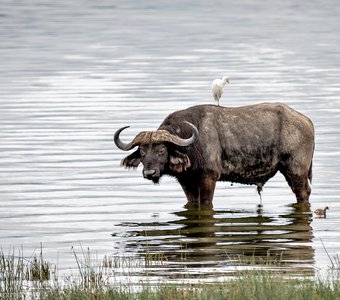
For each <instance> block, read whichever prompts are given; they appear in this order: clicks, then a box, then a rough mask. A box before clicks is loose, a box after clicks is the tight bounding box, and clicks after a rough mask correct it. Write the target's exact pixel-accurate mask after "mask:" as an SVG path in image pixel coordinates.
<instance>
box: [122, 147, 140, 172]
mask: <svg viewBox="0 0 340 300" xmlns="http://www.w3.org/2000/svg"><path fill="white" fill-rule="evenodd" d="M140 162H141V157H140V153H139V149H138V150H136V151H135V152H133V153H132V154H130V155H128V156H127V157H125V158H124V159H123V160H122V162H121V165H122V166H124V167H125V168H137V167H138V165H139V164H140Z"/></svg>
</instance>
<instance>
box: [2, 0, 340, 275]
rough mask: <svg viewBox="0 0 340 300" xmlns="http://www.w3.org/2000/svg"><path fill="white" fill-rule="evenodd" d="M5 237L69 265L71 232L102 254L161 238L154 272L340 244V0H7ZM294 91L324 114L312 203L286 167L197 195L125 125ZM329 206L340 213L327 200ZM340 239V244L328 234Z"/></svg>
mask: <svg viewBox="0 0 340 300" xmlns="http://www.w3.org/2000/svg"><path fill="white" fill-rule="evenodd" d="M0 11H1V13H0V36H1V38H2V39H1V40H2V42H1V45H0V59H1V69H0V91H1V92H0V93H1V98H0V103H1V112H0V114H1V118H0V125H1V130H0V243H1V247H2V248H3V249H4V250H5V252H6V251H10V249H13V247H14V248H15V249H19V248H21V247H23V248H24V251H25V254H26V255H27V256H30V255H31V254H32V253H33V252H34V251H36V249H39V248H40V243H42V245H43V252H44V253H45V256H46V257H47V258H48V259H49V260H51V261H53V262H56V263H57V264H58V265H59V268H60V269H61V270H68V269H69V268H73V267H75V266H76V264H75V261H74V257H73V255H72V251H71V247H72V246H74V247H75V249H76V250H79V251H81V250H80V249H81V247H80V245H82V247H89V248H90V250H91V251H93V253H95V254H97V255H98V257H102V256H104V255H108V256H111V255H113V256H114V255H115V256H117V255H120V256H134V257H141V258H142V259H143V258H145V256H146V255H147V254H148V253H149V254H150V253H161V255H162V259H163V261H164V262H166V263H164V265H162V267H161V268H154V269H153V270H154V275H157V276H158V275H161V276H165V277H168V276H170V275H171V274H182V275H185V276H187V277H195V276H199V275H201V276H203V277H204V276H207V277H209V276H213V275H214V274H215V275H216V274H217V276H220V275H222V274H223V275H225V274H228V273H230V272H234V271H235V270H239V269H242V268H247V266H249V265H251V264H253V262H254V261H255V262H256V263H257V264H258V266H259V267H263V268H265V267H267V264H266V262H268V261H270V262H272V263H275V262H277V261H280V262H283V263H284V267H285V268H287V270H289V271H292V272H294V271H297V272H298V273H301V272H302V273H304V272H307V273H308V274H310V273H311V272H314V270H318V269H327V268H328V266H329V265H330V259H329V257H331V258H332V257H334V256H335V255H337V254H339V252H340V238H339V237H340V230H339V228H340V226H339V225H340V223H339V222H340V221H339V220H340V201H339V199H340V196H339V192H340V187H339V180H340V175H339V173H340V165H339V162H340V150H339V147H340V134H339V127H340V126H339V120H340V96H339V95H340V82H339V78H340V52H339V49H340V35H339V34H338V28H339V27H340V21H339V20H340V6H339V4H338V2H337V1H335V0H334V1H322V2H320V3H316V2H312V3H311V2H310V1H302V2H301V1H300V2H299V3H298V4H297V3H296V1H285V2H284V3H282V2H280V1H260V2H254V1H243V2H242V3H235V2H234V1H223V2H219V1H215V2H214V3H211V2H209V3H208V2H206V1H194V2H191V1H184V2H183V1H172V2H171V3H168V1H157V3H153V4H150V3H148V2H147V1H138V3H136V1H104V2H101V3H94V2H93V1H71V2H70V1H54V2H52V1H51V2H50V3H41V2H40V1H34V0H33V1H29V2H22V1H2V2H1V4H0ZM222 75H228V76H229V77H230V81H231V83H230V85H228V86H227V87H226V89H225V94H224V96H223V98H222V99H221V104H222V105H229V106H238V105H246V104H252V103H256V102H262V101H269V102H272V101H282V102H285V103H287V104H288V105H290V106H292V107H293V108H295V109H297V110H299V111H301V112H302V113H304V114H306V115H307V116H309V117H310V118H311V119H312V120H313V122H314V125H315V129H316V149H315V157H314V170H313V173H314V177H313V186H312V196H311V199H310V202H311V208H310V209H307V210H306V209H302V208H301V207H299V206H296V205H294V203H295V199H294V195H293V194H292V193H291V191H290V189H289V187H288V185H287V184H286V182H285V180H284V178H283V177H282V176H281V175H280V174H278V175H276V176H275V177H274V178H273V179H272V180H270V181H269V182H268V183H267V185H266V186H265V187H264V191H263V194H262V197H263V201H264V209H263V211H262V212H260V213H258V212H257V211H256V205H257V204H258V202H259V197H258V195H257V192H256V189H255V187H252V186H242V185H238V184H234V185H233V186H231V185H230V184H229V183H218V185H217V189H216V192H215V198H214V202H213V207H200V208H197V207H190V206H187V205H186V199H185V197H184V194H183V192H182V190H181V188H180V186H179V185H178V184H177V183H176V181H175V180H174V179H172V178H163V179H162V181H161V184H160V185H153V184H152V183H150V182H149V181H146V180H144V179H143V178H142V176H141V169H140V168H138V169H137V170H136V171H127V170H124V169H122V168H120V160H121V159H122V158H123V157H124V156H125V155H126V153H123V152H122V151H120V150H118V149H117V148H116V147H115V146H114V144H113V141H112V137H113V133H114V132H115V130H116V129H117V128H120V127H122V126H125V125H131V128H130V129H128V130H126V131H125V132H124V139H125V140H126V141H127V140H129V139H132V138H133V137H134V135H135V134H137V133H138V132H139V131H141V130H154V129H155V128H157V127H158V125H159V124H160V123H161V121H162V120H163V119H164V118H165V117H166V116H167V115H168V114H169V113H171V112H173V111H175V110H177V109H184V108H187V107H189V106H191V105H196V104H203V103H212V96H211V91H210V85H211V82H212V80H213V79H215V78H217V77H222ZM324 206H329V207H330V210H329V214H328V216H327V218H326V219H315V218H313V217H312V211H313V210H314V209H316V208H319V207H324ZM325 249H326V250H327V251H326V250H325ZM280 267H281V268H282V267H283V266H280Z"/></svg>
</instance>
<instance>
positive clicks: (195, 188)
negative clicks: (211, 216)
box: [181, 182, 200, 202]
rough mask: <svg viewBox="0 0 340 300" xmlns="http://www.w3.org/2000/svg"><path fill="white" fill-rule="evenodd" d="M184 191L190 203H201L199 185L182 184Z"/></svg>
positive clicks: (192, 183)
mask: <svg viewBox="0 0 340 300" xmlns="http://www.w3.org/2000/svg"><path fill="white" fill-rule="evenodd" d="M181 186H182V189H183V191H184V193H185V196H186V197H187V200H188V202H199V201H200V190H199V185H198V184H197V183H195V182H191V183H181Z"/></svg>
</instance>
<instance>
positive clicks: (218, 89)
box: [211, 76, 229, 106]
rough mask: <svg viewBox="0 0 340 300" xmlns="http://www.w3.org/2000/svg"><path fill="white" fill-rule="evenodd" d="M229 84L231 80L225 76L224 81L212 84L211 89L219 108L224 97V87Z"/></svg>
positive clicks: (217, 80)
mask: <svg viewBox="0 0 340 300" xmlns="http://www.w3.org/2000/svg"><path fill="white" fill-rule="evenodd" d="M227 83H229V78H228V77H227V76H224V77H223V78H222V79H215V80H214V81H213V83H212V86H211V89H212V93H213V97H214V100H215V101H216V102H217V105H218V106H219V105H220V98H221V97H222V94H223V89H224V86H225V85H226V84H227Z"/></svg>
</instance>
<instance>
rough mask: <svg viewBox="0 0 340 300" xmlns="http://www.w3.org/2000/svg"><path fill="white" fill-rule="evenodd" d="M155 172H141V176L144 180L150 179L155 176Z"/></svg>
mask: <svg viewBox="0 0 340 300" xmlns="http://www.w3.org/2000/svg"><path fill="white" fill-rule="evenodd" d="M155 174H156V170H143V176H144V178H148V179H151V178H152V177H153V176H155Z"/></svg>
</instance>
